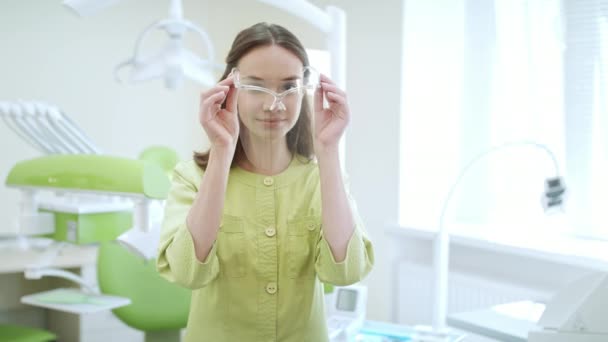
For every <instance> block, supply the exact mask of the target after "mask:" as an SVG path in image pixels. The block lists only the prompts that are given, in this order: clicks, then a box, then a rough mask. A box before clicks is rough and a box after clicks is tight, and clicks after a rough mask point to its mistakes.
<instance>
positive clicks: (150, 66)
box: [63, 0, 223, 89]
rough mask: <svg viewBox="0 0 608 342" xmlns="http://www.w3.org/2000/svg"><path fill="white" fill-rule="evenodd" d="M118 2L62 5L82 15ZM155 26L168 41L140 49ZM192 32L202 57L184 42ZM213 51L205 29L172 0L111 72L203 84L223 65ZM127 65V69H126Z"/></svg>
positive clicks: (173, 84)
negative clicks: (150, 50) (165, 15)
mask: <svg viewBox="0 0 608 342" xmlns="http://www.w3.org/2000/svg"><path fill="white" fill-rule="evenodd" d="M115 2H117V1H116V0H111V1H95V0H65V1H64V2H63V4H64V5H66V6H67V7H69V8H70V9H72V10H74V11H75V12H76V13H77V14H79V15H81V16H86V15H92V14H95V13H96V12H98V11H99V10H101V9H103V8H105V7H108V6H110V5H112V4H114V3H115ZM155 30H162V31H165V32H166V33H167V35H168V37H169V41H168V42H166V43H165V44H164V46H163V47H162V48H161V49H160V50H158V51H156V52H155V53H151V54H145V53H144V52H142V48H143V43H144V40H145V39H146V38H147V37H148V35H149V34H150V33H152V32H154V31H155ZM190 31H191V32H193V33H195V34H196V35H197V36H198V37H199V39H200V41H201V43H202V44H203V47H204V48H205V50H206V52H207V58H201V57H199V56H198V55H197V54H195V53H194V52H192V51H190V50H189V49H188V48H186V47H185V46H184V36H185V35H186V33H188V32H190ZM214 55H215V51H214V48H213V45H212V44H211V39H210V38H209V36H208V35H207V33H206V32H205V31H204V30H203V29H201V28H200V27H198V26H197V25H195V24H194V23H192V22H190V21H189V20H186V19H185V18H184V17H183V11H182V2H181V0H171V3H170V7H169V18H167V19H161V20H159V21H157V22H155V23H153V24H151V25H150V26H148V27H147V28H146V29H145V30H144V31H143V32H142V33H141V34H140V35H139V37H138V38H137V41H136V43H135V50H134V53H133V57H131V58H129V59H127V60H125V61H124V62H122V63H120V64H118V65H117V66H116V67H115V69H114V76H115V78H116V80H117V81H119V82H121V83H124V82H126V83H138V82H143V81H150V80H155V79H162V80H163V81H164V83H165V86H166V87H167V88H169V89H177V88H178V87H179V86H180V85H182V84H183V82H184V79H190V80H192V81H195V82H197V83H199V84H201V85H203V86H212V85H214V84H215V82H216V80H215V76H214V73H213V71H214V70H215V69H221V68H222V67H223V65H221V64H218V63H215V62H214ZM125 69H127V70H125Z"/></svg>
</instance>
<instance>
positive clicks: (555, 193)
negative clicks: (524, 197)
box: [433, 141, 565, 332]
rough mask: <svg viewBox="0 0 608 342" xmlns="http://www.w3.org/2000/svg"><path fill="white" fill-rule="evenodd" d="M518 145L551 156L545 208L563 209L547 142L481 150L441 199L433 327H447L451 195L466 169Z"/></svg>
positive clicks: (561, 187) (562, 188)
mask: <svg viewBox="0 0 608 342" xmlns="http://www.w3.org/2000/svg"><path fill="white" fill-rule="evenodd" d="M517 146H524V147H534V148H538V149H540V150H542V151H543V152H544V153H546V155H548V156H549V158H550V159H551V162H552V164H553V166H554V171H555V174H554V175H553V176H552V177H551V178H548V179H547V180H546V182H545V192H544V194H543V196H542V197H541V203H542V205H543V207H544V208H545V211H556V210H558V209H560V208H561V206H562V204H563V195H564V193H565V186H564V182H563V180H562V178H561V177H560V173H559V166H558V162H557V158H556V157H555V155H554V154H553V152H552V151H551V150H550V149H549V148H548V147H547V146H545V145H542V144H538V143H535V142H530V141H520V142H510V143H505V144H502V145H499V146H496V147H493V148H490V149H488V150H486V151H484V152H482V153H480V154H478V155H477V156H476V157H475V158H473V159H472V160H471V161H470V162H469V163H468V164H467V165H466V166H465V167H464V168H463V170H462V171H461V172H460V174H459V175H458V177H457V178H456V181H455V182H454V183H453V185H452V186H451V188H450V190H449V191H448V193H447V195H446V197H445V199H444V200H443V202H442V203H443V206H442V209H441V215H440V217H439V231H438V233H437V235H436V237H435V241H434V245H433V252H434V266H433V267H434V273H435V279H434V287H433V295H434V296H433V298H434V300H435V302H434V304H433V330H434V331H436V332H443V331H445V330H446V319H447V296H448V263H449V243H450V237H449V234H448V229H447V228H446V225H445V216H446V212H447V208H448V204H449V203H450V199H451V198H452V195H453V194H454V192H455V190H456V188H457V187H458V185H459V184H460V182H461V180H462V179H463V178H464V176H465V175H466V174H467V172H468V171H469V170H470V169H471V168H472V167H473V166H475V165H477V163H478V162H479V161H480V160H482V159H483V158H484V157H486V156H488V155H489V154H492V153H494V152H497V151H501V150H504V149H506V148H511V147H517Z"/></svg>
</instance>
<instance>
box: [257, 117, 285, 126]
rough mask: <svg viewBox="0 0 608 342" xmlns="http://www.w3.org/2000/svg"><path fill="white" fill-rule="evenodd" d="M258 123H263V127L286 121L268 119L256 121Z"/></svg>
mask: <svg viewBox="0 0 608 342" xmlns="http://www.w3.org/2000/svg"><path fill="white" fill-rule="evenodd" d="M258 121H260V122H261V123H263V124H265V125H277V124H279V123H281V122H283V121H286V120H285V119H281V118H269V119H258Z"/></svg>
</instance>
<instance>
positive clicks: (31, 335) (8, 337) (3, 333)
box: [0, 324, 57, 342]
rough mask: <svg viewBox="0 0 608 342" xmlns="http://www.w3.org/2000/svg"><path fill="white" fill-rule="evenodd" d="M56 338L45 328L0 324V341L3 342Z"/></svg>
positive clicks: (33, 341) (25, 341)
mask: <svg viewBox="0 0 608 342" xmlns="http://www.w3.org/2000/svg"><path fill="white" fill-rule="evenodd" d="M56 340H57V336H55V334H53V333H51V332H49V331H46V330H42V329H37V328H31V327H24V326H19V325H12V324H0V341H3V342H9V341H10V342H51V341H56Z"/></svg>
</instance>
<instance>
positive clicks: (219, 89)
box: [201, 85, 230, 102]
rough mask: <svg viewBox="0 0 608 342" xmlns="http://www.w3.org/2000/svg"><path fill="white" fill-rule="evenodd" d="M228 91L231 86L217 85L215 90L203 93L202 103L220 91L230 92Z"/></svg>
mask: <svg viewBox="0 0 608 342" xmlns="http://www.w3.org/2000/svg"><path fill="white" fill-rule="evenodd" d="M228 89H230V87H229V86H224V85H215V86H214V87H213V88H211V89H209V90H207V91H204V92H202V93H201V102H202V101H204V100H205V99H206V98H208V97H209V96H211V95H213V94H215V93H217V92H218V91H223V92H228Z"/></svg>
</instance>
